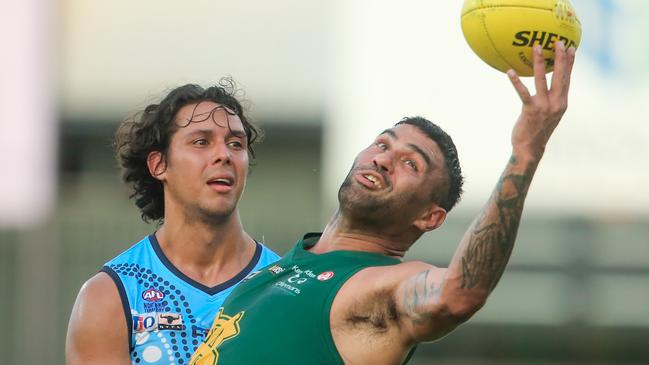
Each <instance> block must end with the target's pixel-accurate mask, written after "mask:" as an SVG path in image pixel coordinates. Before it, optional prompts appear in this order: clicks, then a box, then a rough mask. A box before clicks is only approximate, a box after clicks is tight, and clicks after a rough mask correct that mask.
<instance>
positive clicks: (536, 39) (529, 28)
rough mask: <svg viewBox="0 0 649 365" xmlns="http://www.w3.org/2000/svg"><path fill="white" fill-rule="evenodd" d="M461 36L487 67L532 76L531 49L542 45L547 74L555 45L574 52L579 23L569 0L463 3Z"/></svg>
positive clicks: (579, 33)
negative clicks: (572, 49)
mask: <svg viewBox="0 0 649 365" xmlns="http://www.w3.org/2000/svg"><path fill="white" fill-rule="evenodd" d="M462 32H463V33H464V38H465V39H466V41H467V43H469V46H471V49H472V50H473V51H474V52H475V53H476V54H477V55H478V56H479V57H480V58H481V59H482V60H483V61H485V62H486V63H487V64H489V65H490V66H492V67H494V68H496V69H498V70H500V71H503V72H506V71H507V70H509V69H514V70H515V71H516V72H517V73H518V74H519V75H521V76H532V75H533V74H534V69H533V61H532V49H533V47H532V46H533V45H535V44H540V45H541V47H542V48H543V58H544V59H545V65H546V66H545V71H546V72H550V71H552V69H553V66H554V44H555V42H556V41H559V40H560V41H562V42H563V43H564V45H565V46H566V48H568V47H575V48H577V46H579V41H580V40H581V23H580V22H579V19H578V18H577V14H576V13H575V9H574V8H573V6H572V4H571V3H570V1H569V0H465V1H464V6H463V7H462Z"/></svg>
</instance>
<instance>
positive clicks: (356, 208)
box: [338, 173, 402, 233]
mask: <svg viewBox="0 0 649 365" xmlns="http://www.w3.org/2000/svg"><path fill="white" fill-rule="evenodd" d="M352 179H353V175H352V173H350V174H349V175H348V176H347V178H345V181H344V182H343V184H342V185H341V186H340V189H339V190H338V203H339V205H340V211H341V213H342V214H343V216H344V217H345V218H346V219H348V220H349V221H351V222H352V223H353V225H354V226H355V227H357V228H359V229H362V230H368V231H373V232H377V233H380V232H382V231H384V230H385V229H386V228H388V227H390V226H392V225H393V224H394V223H395V222H396V220H397V219H398V217H396V215H397V214H398V213H397V212H399V211H401V209H402V206H401V205H402V204H400V201H399V199H397V197H394V196H392V197H381V196H377V195H376V194H372V192H371V191H367V190H365V189H364V188H363V187H361V186H359V185H358V184H356V183H355V182H354V181H352Z"/></svg>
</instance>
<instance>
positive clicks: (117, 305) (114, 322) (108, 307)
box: [65, 272, 130, 364]
mask: <svg viewBox="0 0 649 365" xmlns="http://www.w3.org/2000/svg"><path fill="white" fill-rule="evenodd" d="M127 331H128V330H127V325H126V317H125V313H124V309H123V306H122V300H121V298H120V294H119V291H118V289H117V286H116V284H115V282H114V281H113V279H112V278H111V277H110V276H108V275H107V274H106V273H103V272H100V273H98V274H96V275H95V276H93V277H92V278H90V279H88V281H86V282H85V283H84V284H83V286H82V287H81V289H80V290H79V295H78V296H77V299H76V301H75V303H74V307H73V308H72V313H71V315H70V322H69V323H68V334H67V339H66V346H65V347H66V361H67V364H122V363H123V364H127V363H130V358H129V338H128V333H127Z"/></svg>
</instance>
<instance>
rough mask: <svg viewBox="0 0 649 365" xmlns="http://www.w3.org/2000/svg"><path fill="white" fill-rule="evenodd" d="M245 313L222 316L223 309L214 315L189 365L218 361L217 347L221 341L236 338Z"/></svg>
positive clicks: (208, 363)
mask: <svg viewBox="0 0 649 365" xmlns="http://www.w3.org/2000/svg"><path fill="white" fill-rule="evenodd" d="M244 313H245V311H241V312H239V313H237V314H235V315H234V316H228V315H227V314H223V307H221V309H219V312H218V313H216V318H214V323H213V324H212V328H210V332H208V334H207V337H206V338H205V340H204V341H203V343H202V344H201V345H200V346H199V347H198V349H196V352H194V356H192V358H191V360H189V364H190V365H212V364H216V363H218V361H219V351H218V347H219V345H221V344H222V343H223V341H226V340H229V339H231V338H233V337H236V336H237V335H238V334H239V331H240V329H239V321H240V320H241V318H242V317H243V314H244Z"/></svg>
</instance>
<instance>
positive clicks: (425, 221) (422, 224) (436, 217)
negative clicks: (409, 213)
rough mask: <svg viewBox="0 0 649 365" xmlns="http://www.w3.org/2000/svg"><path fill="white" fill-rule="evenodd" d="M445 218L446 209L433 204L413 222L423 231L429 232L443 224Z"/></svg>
mask: <svg viewBox="0 0 649 365" xmlns="http://www.w3.org/2000/svg"><path fill="white" fill-rule="evenodd" d="M445 220H446V209H444V208H442V207H440V206H438V205H437V204H433V205H432V206H430V207H429V208H428V209H427V210H426V211H425V212H424V214H422V215H421V216H420V217H419V218H418V219H417V220H415V221H414V222H413V225H414V226H415V227H417V228H418V229H419V230H420V231H422V232H428V231H432V230H433V229H436V228H438V227H439V226H441V225H442V224H443V223H444V221H445Z"/></svg>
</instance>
